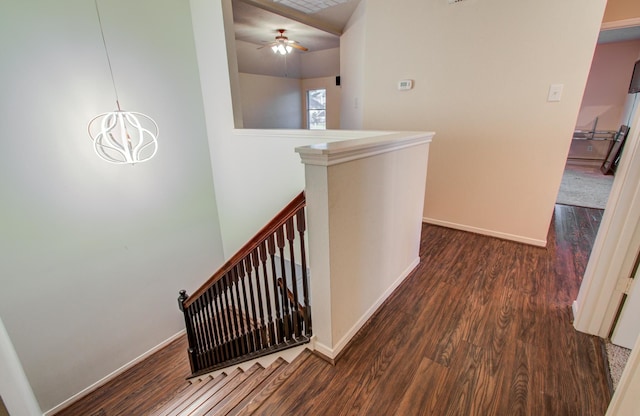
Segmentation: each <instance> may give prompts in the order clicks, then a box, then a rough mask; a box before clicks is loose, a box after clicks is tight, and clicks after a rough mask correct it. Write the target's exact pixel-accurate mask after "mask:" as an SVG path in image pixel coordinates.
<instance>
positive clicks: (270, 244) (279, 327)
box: [267, 234, 284, 344]
mask: <svg viewBox="0 0 640 416" xmlns="http://www.w3.org/2000/svg"><path fill="white" fill-rule="evenodd" d="M267 249H268V250H269V262H270V263H271V280H272V281H273V286H272V287H273V303H274V306H275V312H276V322H275V326H276V339H275V343H276V344H279V343H281V342H282V341H283V339H284V334H283V322H282V315H281V311H282V309H281V306H280V299H279V295H278V293H280V292H279V289H278V274H277V273H276V256H275V254H276V242H275V238H274V236H273V234H271V235H270V236H269V237H268V238H267Z"/></svg>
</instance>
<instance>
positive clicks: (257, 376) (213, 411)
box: [205, 358, 287, 415]
mask: <svg viewBox="0 0 640 416" xmlns="http://www.w3.org/2000/svg"><path fill="white" fill-rule="evenodd" d="M286 364H287V362H286V361H285V360H283V359H282V358H278V359H277V360H276V361H274V362H273V363H271V365H270V366H268V367H267V368H265V369H262V370H260V371H256V372H255V373H253V375H252V376H251V377H249V378H247V379H246V380H245V381H244V382H243V383H242V384H241V385H240V386H238V388H237V389H236V390H235V391H233V393H231V394H230V395H228V396H227V397H225V398H224V399H223V400H221V401H220V402H218V404H216V405H215V406H214V407H210V406H208V407H210V409H209V410H208V411H207V413H205V414H206V415H226V414H228V413H229V412H230V411H231V409H233V408H234V407H236V406H237V405H238V404H239V403H240V402H242V401H243V400H244V399H246V398H250V397H252V393H253V391H254V390H255V389H256V388H258V387H259V386H260V385H262V384H263V383H264V381H265V380H266V379H268V378H269V377H270V376H271V375H272V374H274V373H275V372H277V371H278V370H279V369H280V368H283V367H285V366H286Z"/></svg>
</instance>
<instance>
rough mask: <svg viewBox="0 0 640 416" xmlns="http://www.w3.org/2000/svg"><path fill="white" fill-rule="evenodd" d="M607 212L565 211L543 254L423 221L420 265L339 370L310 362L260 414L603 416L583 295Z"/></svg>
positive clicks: (596, 349) (597, 354)
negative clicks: (574, 321) (581, 312)
mask: <svg viewBox="0 0 640 416" xmlns="http://www.w3.org/2000/svg"><path fill="white" fill-rule="evenodd" d="M601 218H602V211H601V210H593V209H587V208H576V207H570V206H563V205H558V206H556V209H555V215H554V220H553V223H552V226H551V228H550V232H549V236H548V245H547V248H546V249H544V248H535V247H531V246H526V245H522V244H517V243H512V242H508V241H502V240H497V239H494V238H489V237H484V236H480V235H474V234H469V233H465V232H461V231H454V230H450V229H446V228H440V227H436V226H430V225H424V226H423V233H422V243H421V260H422V261H421V263H420V265H419V266H418V268H417V270H416V271H415V272H414V273H413V274H412V275H411V276H410V277H409V278H408V279H407V280H406V281H405V283H403V284H402V285H401V286H400V288H399V289H398V290H397V291H396V292H395V294H394V295H393V296H392V298H390V300H389V301H388V302H387V303H386V304H385V305H384V307H383V308H381V310H380V311H379V313H377V314H376V315H375V316H374V317H373V318H372V320H371V321H370V323H369V324H368V325H366V326H365V328H363V330H362V331H361V332H360V333H359V334H358V335H357V336H356V338H354V340H353V343H352V344H351V345H350V346H349V347H348V348H347V350H346V351H345V353H344V355H343V357H342V358H341V360H339V361H338V363H337V364H336V366H335V367H332V366H330V365H327V364H325V363H323V362H322V361H321V360H319V359H316V360H307V361H306V362H305V365H304V366H302V367H301V368H299V369H298V372H297V374H295V375H294V376H293V377H291V378H290V379H289V380H288V381H287V382H285V384H284V385H283V386H282V387H281V388H280V389H279V390H278V391H276V393H275V394H274V395H273V396H271V397H270V398H269V399H268V400H267V401H266V402H265V403H264V404H263V406H262V407H260V408H259V409H258V412H257V414H263V415H352V414H353V415H355V414H358V415H438V416H440V415H464V416H468V415H505V416H507V415H508V416H512V415H536V416H537V415H582V416H586V415H589V416H595V415H603V414H604V413H605V411H606V407H607V404H608V402H609V400H610V393H609V390H608V386H607V382H606V376H605V369H604V365H605V364H604V361H603V357H602V355H601V347H600V341H599V340H598V339H597V338H594V337H591V336H588V335H585V334H581V333H578V332H576V331H575V330H574V329H573V327H572V325H571V310H570V305H571V303H572V301H573V300H574V299H575V297H576V295H577V292H578V288H579V285H580V280H581V278H582V275H583V273H584V269H585V267H586V263H587V259H588V256H589V253H590V251H591V246H592V243H593V240H594V238H595V234H596V232H597V229H598V226H599V224H600V220H601Z"/></svg>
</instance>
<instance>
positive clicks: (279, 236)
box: [276, 225, 291, 340]
mask: <svg viewBox="0 0 640 416" xmlns="http://www.w3.org/2000/svg"><path fill="white" fill-rule="evenodd" d="M276 243H277V245H278V252H279V254H280V272H281V273H282V281H283V282H284V285H282V287H280V293H281V295H280V299H281V300H282V319H283V321H284V338H285V340H288V339H291V314H290V312H289V301H288V298H287V267H286V265H285V263H284V244H285V243H284V225H283V226H280V228H278V229H277V230H276Z"/></svg>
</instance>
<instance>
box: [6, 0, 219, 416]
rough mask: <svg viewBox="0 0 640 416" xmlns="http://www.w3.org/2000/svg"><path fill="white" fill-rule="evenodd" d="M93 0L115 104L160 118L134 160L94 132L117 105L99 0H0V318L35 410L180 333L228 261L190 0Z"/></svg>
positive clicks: (108, 372) (61, 398)
mask: <svg viewBox="0 0 640 416" xmlns="http://www.w3.org/2000/svg"><path fill="white" fill-rule="evenodd" d="M99 5H100V12H101V15H102V22H103V26H104V34H105V38H106V41H107V44H108V47H109V54H110V57H111V62H112V64H113V70H114V76H115V80H116V85H117V87H118V93H119V96H120V103H121V105H122V107H123V108H124V109H126V110H130V111H140V112H145V113H147V114H149V115H150V116H152V117H154V118H155V120H156V121H157V122H158V124H159V126H160V135H159V150H158V153H157V155H156V157H155V158H154V159H152V160H151V161H148V162H145V163H141V164H138V165H135V166H125V165H122V166H120V165H111V164H108V163H106V162H104V161H103V160H101V159H99V158H98V157H97V156H96V155H95V153H94V151H93V149H92V143H91V140H90V139H89V137H88V135H87V123H88V121H89V120H90V119H91V118H92V117H94V116H95V115H97V114H100V113H102V112H106V111H112V110H114V109H115V96H114V91H113V86H112V83H111V77H110V75H109V70H108V66H107V60H106V57H105V50H104V47H103V43H102V38H101V36H100V28H99V25H98V19H97V16H96V8H95V5H94V3H93V2H91V1H81V0H61V1H58V2H55V3H53V2H49V1H45V0H33V1H29V2H24V1H20V0H8V1H5V2H3V3H2V6H0V9H1V12H0V49H1V50H2V51H3V58H2V60H1V62H0V86H1V90H2V91H3V99H2V100H0V124H1V125H2V128H3V132H4V133H3V134H4V136H3V137H4V139H2V140H0V155H2V156H1V157H2V163H0V195H1V196H2V197H1V198H2V203H1V204H0V217H1V218H2V221H0V276H2V278H1V279H0V317H1V319H2V321H3V322H4V325H5V327H6V330H7V333H8V335H9V337H10V339H11V343H12V344H13V346H14V348H15V351H16V353H17V355H18V357H19V359H20V362H21V364H22V367H23V368H24V371H25V373H26V375H27V378H28V381H29V383H30V385H31V387H32V389H33V392H34V393H35V396H36V398H37V400H38V402H39V405H40V407H41V408H42V409H43V410H49V409H51V408H53V407H54V406H56V405H58V404H59V403H61V402H63V401H65V400H66V399H68V398H69V397H71V396H73V395H74V394H76V393H78V392H80V391H82V390H83V389H84V388H86V387H87V386H90V385H92V384H93V383H94V382H96V381H98V380H100V379H102V378H103V377H105V376H106V375H108V374H110V373H111V372H112V371H114V370H116V369H118V368H120V367H121V366H122V365H124V364H125V363H128V362H130V361H131V360H133V359H134V358H136V357H138V356H140V355H141V354H143V353H144V352H145V351H148V350H150V349H151V348H153V347H155V346H156V345H158V344H160V343H162V342H163V341H164V340H166V339H167V338H169V337H170V336H172V335H173V334H175V333H177V332H179V331H180V330H181V329H183V327H184V323H183V318H182V316H181V314H180V312H179V310H178V307H177V302H176V298H177V293H178V290H180V289H183V288H184V289H186V290H188V291H192V290H193V289H195V288H196V287H197V286H198V285H199V284H200V283H202V282H203V281H204V280H205V279H206V278H208V277H209V276H210V275H211V273H213V271H215V269H216V268H217V266H219V265H220V264H221V263H222V244H221V238H220V229H219V225H218V217H217V207H216V199H215V195H214V190H213V180H212V171H211V162H210V158H209V148H208V143H207V132H206V129H205V118H204V111H203V105H202V94H201V88H200V83H199V77H198V67H197V62H196V54H195V48H194V40H193V32H192V26H191V16H190V10H189V6H188V3H185V2H176V1H173V0H153V1H152V0H136V1H126V0H110V1H104V2H99ZM222 46H223V47H224V44H223V45H222ZM226 82H227V83H228V78H227V80H226ZM16 382H17V381H16ZM16 415H18V414H16Z"/></svg>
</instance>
